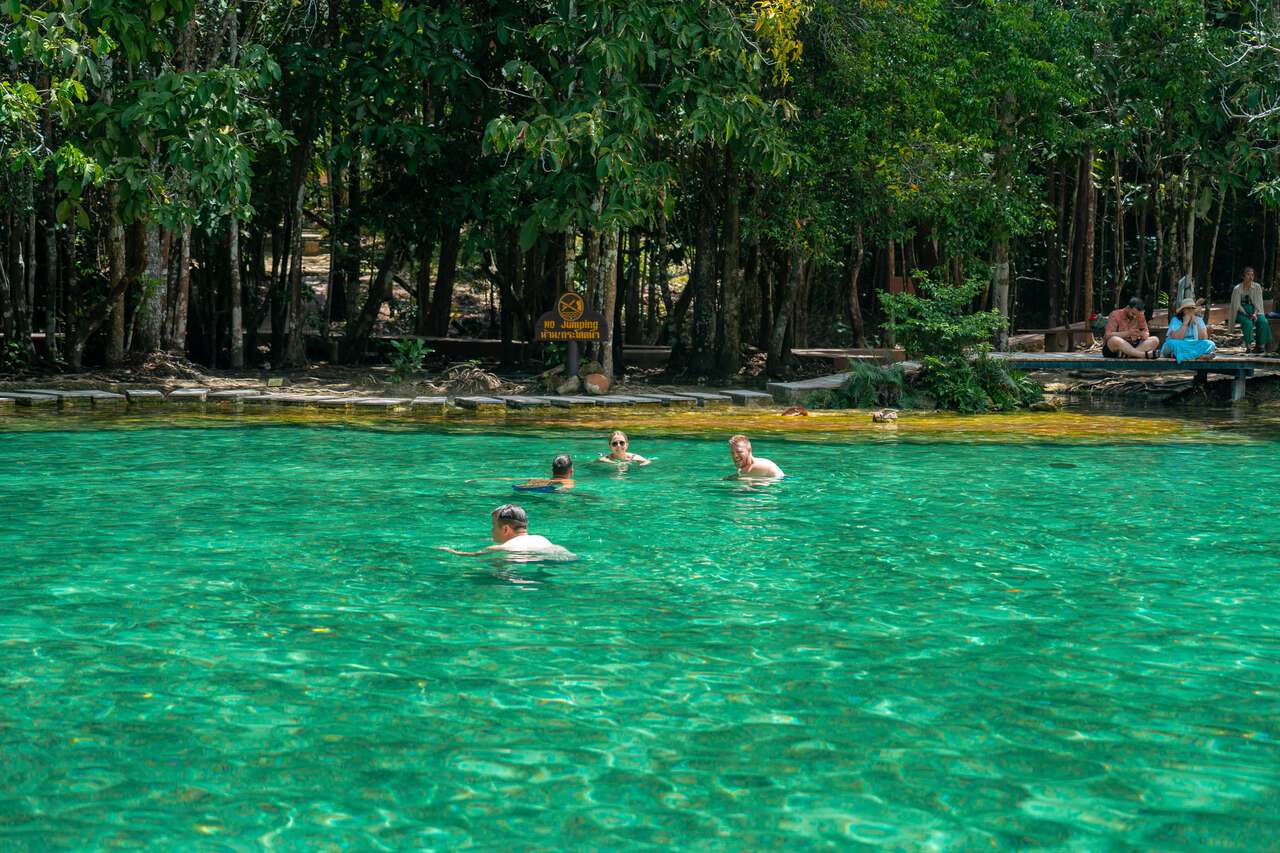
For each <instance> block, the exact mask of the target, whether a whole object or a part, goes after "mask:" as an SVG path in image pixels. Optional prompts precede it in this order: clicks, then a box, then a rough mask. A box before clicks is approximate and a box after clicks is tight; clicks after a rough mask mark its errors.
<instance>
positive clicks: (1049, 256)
mask: <svg viewBox="0 0 1280 853" xmlns="http://www.w3.org/2000/svg"><path fill="white" fill-rule="evenodd" d="M1066 183H1067V175H1066V172H1065V171H1064V170H1062V169H1058V168H1057V167H1056V166H1055V167H1054V174H1053V177H1052V179H1051V180H1050V181H1049V199H1050V200H1049V204H1050V205H1051V206H1052V207H1053V210H1054V227H1053V228H1051V229H1049V236H1048V239H1047V241H1046V246H1045V249H1046V251H1045V271H1044V277H1045V286H1046V287H1048V289H1049V320H1048V325H1049V326H1050V327H1053V326H1057V325H1058V324H1059V323H1061V322H1062V235H1063V232H1064V231H1066V230H1067V188H1066Z"/></svg>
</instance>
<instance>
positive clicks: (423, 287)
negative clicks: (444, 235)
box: [413, 238, 436, 336]
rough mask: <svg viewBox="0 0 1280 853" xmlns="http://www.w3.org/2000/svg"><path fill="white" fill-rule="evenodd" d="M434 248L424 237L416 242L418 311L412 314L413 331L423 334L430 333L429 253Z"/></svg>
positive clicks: (432, 241)
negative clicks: (419, 241)
mask: <svg viewBox="0 0 1280 853" xmlns="http://www.w3.org/2000/svg"><path fill="white" fill-rule="evenodd" d="M435 248H436V244H435V241H434V240H430V239H426V238H424V239H423V240H422V242H421V243H419V244H418V275H417V276H416V277H415V279H414V298H415V301H416V302H417V305H418V313H417V314H416V315H414V323H413V331H414V332H415V333H416V334H419V335H423V336H427V335H430V334H431V255H432V254H433V253H434V251H435Z"/></svg>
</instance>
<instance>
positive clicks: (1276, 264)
mask: <svg viewBox="0 0 1280 853" xmlns="http://www.w3.org/2000/svg"><path fill="white" fill-rule="evenodd" d="M1271 233H1272V235H1273V236H1272V241H1273V242H1272V243H1271V257H1272V265H1271V297H1272V298H1275V297H1276V296H1277V295H1280V215H1277V216H1274V217H1272V222H1271Z"/></svg>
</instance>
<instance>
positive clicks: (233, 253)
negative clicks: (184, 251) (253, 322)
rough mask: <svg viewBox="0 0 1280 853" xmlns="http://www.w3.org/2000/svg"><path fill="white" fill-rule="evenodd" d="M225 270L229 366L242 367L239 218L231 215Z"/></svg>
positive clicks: (242, 337) (242, 327)
mask: <svg viewBox="0 0 1280 853" xmlns="http://www.w3.org/2000/svg"><path fill="white" fill-rule="evenodd" d="M227 230H228V233H227V271H228V276H227V280H228V286H229V289H230V293H229V294H228V296H227V298H228V299H229V300H230V302H231V367H232V368H233V369H235V370H239V369H241V368H243V367H244V315H243V310H244V303H243V299H242V297H241V294H240V290H241V287H240V219H239V217H237V216H236V215H235V214H232V215H231V222H230V223H229V224H228V226H227Z"/></svg>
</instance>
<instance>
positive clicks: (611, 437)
mask: <svg viewBox="0 0 1280 853" xmlns="http://www.w3.org/2000/svg"><path fill="white" fill-rule="evenodd" d="M618 436H622V440H623V441H629V439H628V438H627V434H626V433H625V432H623V431H622V430H620V429H615V430H614V431H613V432H611V433H609V444H613V440H614V439H615V438H617V437H618Z"/></svg>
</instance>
